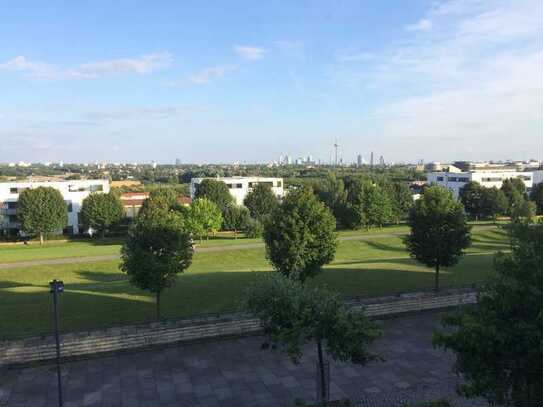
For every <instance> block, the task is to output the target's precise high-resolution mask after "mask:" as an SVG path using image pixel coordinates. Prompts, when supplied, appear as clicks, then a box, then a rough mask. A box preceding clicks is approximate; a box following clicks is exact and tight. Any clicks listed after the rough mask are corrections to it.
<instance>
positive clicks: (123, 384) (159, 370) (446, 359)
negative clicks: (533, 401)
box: [0, 313, 480, 407]
mask: <svg viewBox="0 0 543 407" xmlns="http://www.w3.org/2000/svg"><path fill="white" fill-rule="evenodd" d="M382 325H383V329H384V332H385V334H384V337H383V338H382V339H381V340H380V341H379V342H378V343H377V344H376V346H375V349H376V350H377V351H379V352H381V354H382V355H383V356H384V357H385V358H386V361H384V362H373V363H371V364H370V365H369V366H366V367H360V366H356V365H352V364H348V363H333V364H332V367H331V378H332V384H331V395H332V398H334V399H335V398H343V397H350V398H352V399H355V400H362V399H363V398H364V397H365V396H370V397H373V398H374V399H375V397H376V396H379V395H384V394H391V393H398V392H399V391H401V392H410V391H417V392H418V391H419V389H420V388H421V386H422V387H425V388H428V389H433V394H437V395H441V394H442V393H440V392H441V391H442V390H441V389H444V390H443V392H445V393H446V394H445V395H449V394H451V393H450V392H451V391H452V390H451V389H452V388H453V386H454V383H455V382H456V377H455V376H454V375H453V374H452V373H451V366H452V361H453V358H452V355H450V354H447V353H444V352H442V351H438V350H435V349H433V348H432V346H431V334H432V331H433V330H434V329H436V328H438V327H439V315H438V314H435V313H427V314H420V315H417V316H412V317H405V318H401V319H392V320H386V321H384V322H382ZM261 341H262V338H259V337H249V338H239V339H231V340H222V341H213V342H203V343H195V344H184V345H180V346H178V347H174V348H168V349H160V350H152V351H145V352H140V353H133V354H124V355H117V356H110V357H104V358H97V359H94V360H87V361H78V362H71V363H66V364H64V367H63V380H64V386H65V404H64V405H65V407H70V406H103V407H105V406H127V407H139V406H183V407H190V406H198V407H204V406H236V407H239V406H251V407H254V406H274V407H277V406H293V405H294V400H295V399H296V398H300V399H304V400H306V401H313V400H314V397H315V353H314V348H313V347H307V349H306V350H305V354H304V357H303V358H302V360H301V363H300V364H299V365H294V364H292V363H291V362H289V361H288V359H287V358H286V357H284V356H282V355H281V354H278V353H275V352H271V351H269V350H261V349H260V344H261ZM444 383H446V384H448V385H447V386H443V384H444ZM56 397H57V396H56V375H55V370H54V368H53V366H41V367H31V368H24V369H13V370H3V371H2V370H0V406H4V405H7V406H10V407H19V406H21V407H22V406H24V407H43V406H56V405H57V404H56V400H57V398H56ZM463 403H465V402H463ZM361 405H367V404H361ZM371 405H379V406H380V407H381V406H384V405H385V404H371ZM457 405H460V404H457ZM461 405H465V406H472V405H477V406H479V405H480V404H476V403H474V404H472V402H471V401H469V402H467V403H466V404H461Z"/></svg>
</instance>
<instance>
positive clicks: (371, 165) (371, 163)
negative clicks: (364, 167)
mask: <svg viewBox="0 0 543 407" xmlns="http://www.w3.org/2000/svg"><path fill="white" fill-rule="evenodd" d="M373 164H374V162H373V151H372V152H371V155H370V167H372V168H373Z"/></svg>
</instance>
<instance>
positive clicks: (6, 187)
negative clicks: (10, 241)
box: [0, 179, 109, 234]
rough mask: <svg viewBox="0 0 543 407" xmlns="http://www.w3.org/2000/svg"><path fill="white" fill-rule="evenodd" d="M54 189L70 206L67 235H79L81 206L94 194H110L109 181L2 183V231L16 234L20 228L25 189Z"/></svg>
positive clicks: (0, 183)
mask: <svg viewBox="0 0 543 407" xmlns="http://www.w3.org/2000/svg"><path fill="white" fill-rule="evenodd" d="M38 187H52V188H55V189H57V190H59V191H60V193H61V194H62V196H63V197H64V200H65V201H66V205H67V206H68V224H67V225H66V228H65V229H64V232H65V233H67V234H78V233H80V230H79V212H80V211H81V204H82V203H83V199H85V198H86V197H87V196H89V194H91V193H92V192H101V193H108V192H109V180H103V179H98V180H96V179H95V180H72V181H22V182H0V229H3V230H5V231H7V232H8V233H16V232H17V231H18V229H19V228H20V224H19V222H18V219H17V202H18V200H19V194H20V193H21V192H22V191H24V190H25V189H29V188H30V189H33V188H38Z"/></svg>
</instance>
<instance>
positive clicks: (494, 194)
mask: <svg viewBox="0 0 543 407" xmlns="http://www.w3.org/2000/svg"><path fill="white" fill-rule="evenodd" d="M481 192H482V194H481V204H480V213H481V216H482V217H483V218H487V219H494V220H496V218H497V217H498V216H499V215H504V214H505V213H506V212H507V208H508V201H507V197H506V196H505V194H504V192H503V191H502V190H501V189H498V188H496V187H492V188H483V189H482V191H481Z"/></svg>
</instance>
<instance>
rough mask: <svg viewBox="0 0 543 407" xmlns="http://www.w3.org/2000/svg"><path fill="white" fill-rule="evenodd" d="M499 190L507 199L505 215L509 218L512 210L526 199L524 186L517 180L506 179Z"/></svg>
mask: <svg viewBox="0 0 543 407" xmlns="http://www.w3.org/2000/svg"><path fill="white" fill-rule="evenodd" d="M501 190H502V191H503V193H504V194H505V196H506V198H507V202H508V206H507V214H508V215H509V216H511V215H512V213H513V210H514V208H515V207H518V206H520V205H522V202H523V201H524V200H525V199H526V198H527V196H526V185H524V182H523V181H522V180H521V179H519V178H508V179H506V180H504V181H503V183H502V187H501Z"/></svg>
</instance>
